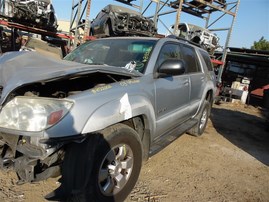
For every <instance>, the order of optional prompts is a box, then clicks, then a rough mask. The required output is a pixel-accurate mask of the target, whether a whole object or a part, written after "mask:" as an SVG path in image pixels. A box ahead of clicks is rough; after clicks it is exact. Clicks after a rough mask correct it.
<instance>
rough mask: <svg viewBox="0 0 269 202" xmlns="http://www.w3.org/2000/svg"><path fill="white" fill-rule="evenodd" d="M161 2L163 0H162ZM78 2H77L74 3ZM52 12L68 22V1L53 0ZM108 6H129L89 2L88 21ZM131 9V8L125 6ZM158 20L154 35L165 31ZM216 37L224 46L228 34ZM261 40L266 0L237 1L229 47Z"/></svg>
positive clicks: (268, 25) (184, 17) (266, 32)
mask: <svg viewBox="0 0 269 202" xmlns="http://www.w3.org/2000/svg"><path fill="white" fill-rule="evenodd" d="M163 1H164V0H163ZM226 1H227V2H234V1H235V0H226ZM74 2H75V3H76V2H78V0H74ZM85 2H86V0H85ZM148 2H149V0H144V8H145V7H146V6H147V5H148ZM52 3H53V5H54V9H55V12H56V15H57V17H58V19H59V20H70V18H71V11H72V0H53V1H52ZM133 3H135V4H137V5H139V3H140V1H139V0H136V1H133ZM108 4H115V5H121V6H126V7H129V6H128V5H125V4H122V3H119V2H117V1H114V0H91V10H90V20H92V19H93V18H95V16H96V15H97V14H98V12H99V11H100V10H101V9H102V8H104V7H105V6H106V5H108ZM155 5H156V4H154V3H153V4H152V5H151V6H150V7H149V9H147V12H146V13H145V14H144V16H146V17H147V16H152V15H154V13H155V8H156V7H155ZM129 8H131V7H129ZM170 10H171V8H164V9H163V10H162V12H164V11H170ZM221 14H222V13H221V12H215V14H213V15H212V17H211V21H214V20H215V19H217V17H219V16H220V15H221ZM175 19H176V14H175V13H174V14H169V15H166V16H161V17H160V21H161V22H163V23H164V24H165V25H166V26H167V27H169V26H170V25H172V24H174V23H175ZM232 19H233V18H232V17H231V16H229V15H225V16H224V17H223V18H222V19H221V20H219V21H217V22H216V23H215V24H214V25H213V26H212V27H211V28H228V27H230V25H231V23H232ZM160 21H159V23H158V33H160V34H165V33H167V29H166V28H165V26H163V24H162V23H161V22H160ZM180 22H186V23H191V24H196V25H198V26H201V27H204V26H205V20H202V19H200V18H197V17H194V16H192V15H189V14H187V13H184V12H182V14H181V17H180ZM215 33H216V34H217V36H218V37H219V38H220V45H221V46H224V44H225V41H226V38H227V35H228V32H227V31H218V32H215ZM261 37H264V38H265V39H266V40H268V41H269V0H240V4H239V10H238V13H237V16H236V19H235V23H234V27H233V30H232V34H231V39H230V42H229V47H238V48H250V47H251V46H252V45H253V43H254V41H259V40H260V38H261Z"/></svg>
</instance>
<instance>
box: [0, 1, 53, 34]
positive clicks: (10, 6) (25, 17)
mask: <svg viewBox="0 0 269 202" xmlns="http://www.w3.org/2000/svg"><path fill="white" fill-rule="evenodd" d="M1 12H2V14H3V15H5V16H7V17H9V18H10V20H11V21H14V22H17V23H21V24H25V25H27V26H29V25H30V26H33V27H38V28H41V29H45V30H49V31H53V32H56V31H57V27H58V24H57V18H56V15H55V11H54V8H53V5H52V3H51V0H5V1H3V3H2V8H1Z"/></svg>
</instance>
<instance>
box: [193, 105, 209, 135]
mask: <svg viewBox="0 0 269 202" xmlns="http://www.w3.org/2000/svg"><path fill="white" fill-rule="evenodd" d="M210 111H211V105H210V103H209V102H208V100H205V101H204V103H203V106H202V108H201V111H200V112H199V113H198V115H197V119H198V122H197V123H196V124H195V125H194V126H193V127H192V128H191V129H190V130H189V131H188V134H190V135H193V136H201V135H202V134H203V133H204V131H205V128H206V125H207V121H208V118H209V115H210Z"/></svg>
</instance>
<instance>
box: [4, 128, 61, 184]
mask: <svg viewBox="0 0 269 202" xmlns="http://www.w3.org/2000/svg"><path fill="white" fill-rule="evenodd" d="M39 141H40V140H39V139H38V138H37V137H26V136H19V135H11V134H5V133H0V169H2V170H14V171H15V172H16V173H17V175H18V178H19V183H25V182H35V181H40V180H45V179H47V178H49V177H53V176H57V175H59V174H60V163H61V162H62V160H63V156H64V150H63V149H62V148H63V145H64V143H63V142H60V141H59V142H58V143H57V144H54V145H50V144H40V143H38V142H39ZM36 143H38V144H36Z"/></svg>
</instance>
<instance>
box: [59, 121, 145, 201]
mask: <svg viewBox="0 0 269 202" xmlns="http://www.w3.org/2000/svg"><path fill="white" fill-rule="evenodd" d="M74 144H75V146H74V148H72V147H71V149H70V150H69V151H67V153H66V156H65V160H64V164H63V168H62V187H63V188H64V190H65V193H66V194H70V193H71V195H69V196H68V197H67V200H68V201H96V202H98V201H104V202H108V201H109V202H110V201H111V202H112V201H113V202H117V201H124V199H125V198H126V197H127V196H128V195H129V193H130V192H131V191H132V189H133V187H134V186H135V184H136V181H137V179H138V177H139V173H140V169H141V166H142V146H141V145H142V144H141V141H140V138H139V135H138V134H137V132H136V131H135V130H133V129H132V128H130V127H128V126H126V125H123V124H116V125H114V126H111V127H109V128H107V129H105V130H103V131H101V134H96V135H94V134H93V136H90V137H89V138H88V139H87V140H86V141H84V142H83V143H74ZM65 198H66V197H65Z"/></svg>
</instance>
